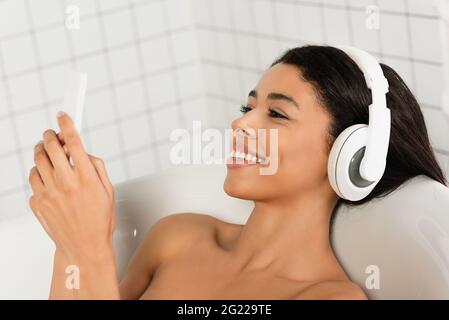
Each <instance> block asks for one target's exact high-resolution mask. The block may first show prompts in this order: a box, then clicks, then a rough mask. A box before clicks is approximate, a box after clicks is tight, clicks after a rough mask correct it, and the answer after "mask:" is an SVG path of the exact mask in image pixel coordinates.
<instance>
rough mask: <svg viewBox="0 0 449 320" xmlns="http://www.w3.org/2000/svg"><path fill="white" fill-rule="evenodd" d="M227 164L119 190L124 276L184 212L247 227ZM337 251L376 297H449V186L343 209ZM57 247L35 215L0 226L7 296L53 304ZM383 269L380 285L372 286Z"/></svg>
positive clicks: (420, 181)
mask: <svg viewBox="0 0 449 320" xmlns="http://www.w3.org/2000/svg"><path fill="white" fill-rule="evenodd" d="M225 174H226V168H225V167H224V166H221V165H220V166H217V165H215V166H202V165H196V166H188V167H177V168H174V169H171V170H168V171H166V172H163V173H160V174H157V175H151V176H146V177H142V178H139V179H135V180H131V181H127V182H124V183H121V184H118V185H116V186H115V188H116V199H117V229H116V232H115V235H114V245H115V249H116V255H117V266H118V272H119V275H120V276H121V275H123V272H124V271H125V268H126V264H127V262H128V260H129V258H130V256H131V254H132V253H133V251H134V249H135V248H136V246H137V245H138V243H139V241H140V240H141V239H142V238H143V236H144V235H145V233H146V231H147V230H148V228H149V227H150V225H151V224H152V223H153V222H154V221H156V220H157V219H159V218H160V217H162V216H164V215H167V214H171V213H176V212H197V213H204V214H210V215H213V216H215V217H217V218H220V219H222V220H225V221H230V222H234V223H245V221H246V220H247V218H248V216H249V214H250V212H251V209H252V207H253V204H252V202H250V201H244V200H240V199H234V198H230V197H229V196H227V195H226V194H225V193H224V191H223V188H222V186H223V181H224V177H225ZM332 243H333V247H334V250H335V252H336V254H337V256H338V258H339V260H340V262H341V263H342V265H343V267H344V268H345V270H346V271H347V272H348V274H349V275H350V277H351V278H352V279H353V280H354V281H356V282H357V283H358V284H359V285H361V286H362V288H364V289H365V292H366V293H367V294H368V296H369V297H370V298H372V299H420V298H422V299H449V189H448V188H446V187H444V186H442V185H441V184H439V183H436V182H434V181H432V180H430V179H428V178H426V177H424V176H418V177H415V178H414V179H412V180H409V181H408V182H407V183H405V184H404V185H403V186H401V188H400V189H398V190H397V191H395V192H393V193H391V194H390V195H389V196H387V197H386V198H384V199H380V200H373V201H371V202H370V203H367V204H365V205H363V206H360V207H356V208H349V207H346V206H343V207H342V208H340V210H339V211H338V212H337V216H336V218H335V223H334V226H333V233H332ZM53 251H54V247H53V244H52V242H51V241H50V240H49V238H48V237H47V236H46V234H45V232H44V231H43V229H42V228H41V226H40V225H39V223H38V222H37V220H36V219H35V217H34V215H32V214H31V213H30V214H28V215H25V216H22V217H19V218H16V219H11V220H8V221H6V222H1V223H0V257H1V260H0V299H47V298H48V294H49V290H50V280H51V272H52V258H53ZM370 266H374V268H376V267H377V268H378V270H379V272H380V273H379V275H380V278H379V279H380V280H379V284H380V288H378V289H377V288H371V289H369V288H367V287H366V286H365V282H366V279H367V278H368V277H369V274H367V273H366V271H367V270H368V271H369V270H373V269H370V268H371V267H370Z"/></svg>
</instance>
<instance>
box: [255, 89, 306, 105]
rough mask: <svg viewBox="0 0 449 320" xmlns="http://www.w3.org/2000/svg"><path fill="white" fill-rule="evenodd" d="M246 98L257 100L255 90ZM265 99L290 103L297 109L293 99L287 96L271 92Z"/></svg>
mask: <svg viewBox="0 0 449 320" xmlns="http://www.w3.org/2000/svg"><path fill="white" fill-rule="evenodd" d="M248 97H254V98H256V99H257V91H256V90H251V91H250V92H249V94H248ZM267 99H271V100H285V101H287V102H289V103H291V104H292V105H294V106H295V107H296V108H299V106H298V104H297V103H296V101H295V99H293V98H292V97H290V96H287V95H285V94H283V93H278V92H271V93H270V94H268V96H267Z"/></svg>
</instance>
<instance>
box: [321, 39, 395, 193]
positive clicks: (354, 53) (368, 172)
mask: <svg viewBox="0 0 449 320" xmlns="http://www.w3.org/2000/svg"><path fill="white" fill-rule="evenodd" d="M337 48H338V49H340V50H342V51H344V52H345V53H346V54H347V55H348V56H350V57H351V58H352V59H353V60H354V62H355V63H356V64H357V65H358V66H359V68H360V69H361V70H362V72H363V74H364V76H365V81H366V85H367V86H368V88H369V89H371V95H372V104H371V105H369V122H368V125H366V124H355V125H352V126H350V127H348V128H346V129H345V130H343V132H342V133H340V135H339V136H338V137H337V139H336V140H335V142H334V143H333V145H332V148H331V151H330V154H329V160H328V164H327V173H328V178H329V182H330V184H331V186H332V188H333V189H334V191H335V192H336V193H337V194H338V195H339V196H340V197H341V198H343V199H347V200H351V201H357V200H361V199H363V198H365V197H366V196H367V195H369V193H370V192H371V191H372V190H373V189H374V187H375V186H376V185H377V183H378V182H379V181H380V179H381V178H382V176H383V174H384V171H385V166H386V162H387V152H388V145H389V141H390V125H391V123H390V121H391V120H390V109H388V108H387V101H386V93H387V92H388V81H387V79H386V78H385V76H384V74H383V72H382V68H381V66H380V64H379V62H378V61H377V60H376V59H375V58H374V57H373V56H371V55H370V54H369V53H367V52H365V51H363V50H360V49H357V48H353V47H347V46H342V47H337Z"/></svg>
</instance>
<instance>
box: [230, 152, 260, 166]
mask: <svg viewBox="0 0 449 320" xmlns="http://www.w3.org/2000/svg"><path fill="white" fill-rule="evenodd" d="M231 157H232V158H238V159H244V160H246V161H248V162H252V163H262V162H263V160H261V159H259V158H257V157H255V156H253V155H250V154H247V153H244V152H241V151H234V150H233V151H231Z"/></svg>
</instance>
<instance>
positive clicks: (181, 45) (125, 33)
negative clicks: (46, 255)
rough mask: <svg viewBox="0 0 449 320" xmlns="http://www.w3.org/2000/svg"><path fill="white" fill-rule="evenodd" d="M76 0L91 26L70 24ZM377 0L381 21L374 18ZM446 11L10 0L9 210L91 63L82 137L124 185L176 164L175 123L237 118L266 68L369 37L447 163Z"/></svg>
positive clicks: (6, 81)
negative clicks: (67, 96)
mask: <svg viewBox="0 0 449 320" xmlns="http://www.w3.org/2000/svg"><path fill="white" fill-rule="evenodd" d="M70 5H76V6H77V7H78V8H79V9H80V17H81V21H80V29H75V30H72V29H68V28H67V27H66V26H65V20H66V18H67V12H66V9H67V8H68V7H69V6H70ZM370 5H374V6H377V7H378V8H379V9H380V20H379V29H369V28H367V26H366V21H367V16H368V15H369V13H367V11H366V10H367V8H368V6H370ZM437 22H438V16H437V13H436V11H435V9H434V8H433V6H432V1H430V0H371V1H367V0H0V77H1V80H0V139H1V140H0V141H1V142H0V220H1V219H6V218H9V217H14V216H18V215H21V214H26V213H30V210H29V208H28V199H29V196H30V188H29V186H28V173H29V170H30V168H31V167H32V166H33V150H32V148H33V146H34V144H35V143H36V142H37V141H38V140H40V139H41V134H42V132H43V131H44V130H45V129H47V128H53V129H55V130H57V131H58V128H57V125H56V121H55V114H56V111H57V110H58V109H59V107H60V106H61V104H62V98H63V91H64V80H65V74H66V71H67V70H68V69H69V68H70V67H77V68H78V69H80V70H82V71H85V72H87V73H88V94H87V97H86V109H85V117H84V123H83V131H82V138H83V141H84V143H85V146H86V149H87V151H88V152H89V153H91V154H93V155H96V156H99V157H101V158H103V159H104V160H105V162H106V166H107V169H108V173H109V175H110V178H111V180H112V182H113V183H118V182H120V181H124V180H127V179H132V178H135V177H139V176H142V175H145V174H149V173H152V172H156V171H159V170H163V169H165V168H167V167H169V166H171V164H170V162H169V161H168V151H169V149H170V146H171V145H172V143H171V142H170V141H169V133H170V132H171V130H172V129H174V128H179V127H183V128H186V129H191V127H192V121H193V120H201V121H202V124H203V125H204V126H205V127H207V126H214V127H217V128H221V129H225V128H229V127H230V122H231V120H232V119H234V118H235V117H237V116H239V114H240V113H239V108H240V104H242V103H245V101H246V96H247V94H248V92H249V90H250V89H252V88H253V87H254V86H255V85H256V83H257V80H258V79H259V77H260V75H261V74H262V72H263V71H264V69H265V68H267V67H268V65H269V64H270V63H271V62H272V61H273V60H274V59H275V58H276V57H277V56H279V55H280V54H281V53H282V52H283V51H284V50H286V49H288V48H291V47H294V46H299V45H303V44H306V43H327V44H350V45H354V46H358V47H361V48H363V49H365V50H368V51H369V52H371V53H372V54H374V55H375V56H377V57H378V58H379V59H380V60H381V61H383V62H385V63H387V64H390V65H391V66H392V67H394V68H395V69H396V70H397V71H398V72H399V73H400V74H401V75H402V76H403V78H404V79H405V81H406V82H407V83H408V84H409V86H410V87H411V88H412V90H413V92H414V93H415V94H416V96H417V97H418V99H419V101H420V102H421V106H422V111H423V113H424V116H425V119H426V122H427V125H428V130H429V133H430V136H431V140H432V144H433V146H434V148H435V151H436V154H437V157H438V160H439V161H440V163H441V165H442V167H443V168H444V169H445V170H446V172H447V171H449V138H448V137H449V126H448V121H447V119H446V118H445V117H444V116H443V114H442V111H441V94H440V92H441V89H442V88H441V81H440V80H441V78H442V74H441V71H442V70H441V58H442V54H443V53H442V52H441V49H440V44H439V41H438V37H437V32H438V29H437Z"/></svg>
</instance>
